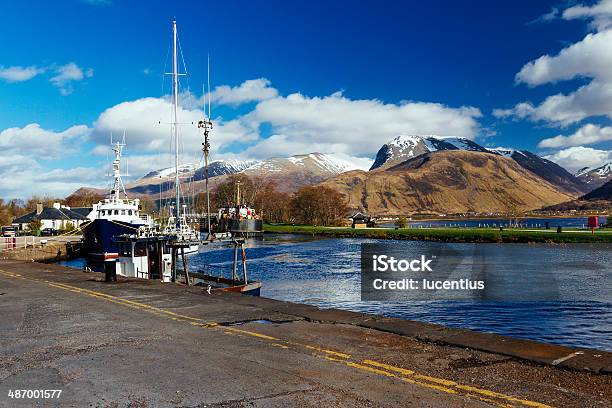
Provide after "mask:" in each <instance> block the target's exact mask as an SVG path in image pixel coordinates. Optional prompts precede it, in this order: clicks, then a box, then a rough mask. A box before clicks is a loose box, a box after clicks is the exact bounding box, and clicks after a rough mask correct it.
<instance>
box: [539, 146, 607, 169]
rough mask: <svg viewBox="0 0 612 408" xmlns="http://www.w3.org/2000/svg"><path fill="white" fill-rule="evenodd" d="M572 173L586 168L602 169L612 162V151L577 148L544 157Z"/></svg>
mask: <svg viewBox="0 0 612 408" xmlns="http://www.w3.org/2000/svg"><path fill="white" fill-rule="evenodd" d="M544 158H545V159H548V160H551V161H553V162H555V163H557V164H558V165H560V166H561V167H564V168H566V169H567V170H568V171H570V172H576V171H578V170H580V169H582V168H584V167H600V166H602V165H604V164H606V163H608V162H610V161H612V151H608V150H597V149H592V148H590V147H583V146H575V147H569V148H567V149H563V150H560V151H558V152H555V153H553V154H549V155H547V156H544Z"/></svg>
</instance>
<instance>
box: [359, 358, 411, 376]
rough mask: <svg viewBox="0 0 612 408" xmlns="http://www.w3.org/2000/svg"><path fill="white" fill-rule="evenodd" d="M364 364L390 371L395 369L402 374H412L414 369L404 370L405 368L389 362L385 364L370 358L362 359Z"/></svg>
mask: <svg viewBox="0 0 612 408" xmlns="http://www.w3.org/2000/svg"><path fill="white" fill-rule="evenodd" d="M363 362H364V364H368V365H372V366H375V367H381V368H384V369H386V370H390V371H396V372H398V373H401V374H404V375H413V374H414V371H412V370H406V369H405V368H400V367H395V366H392V365H389V364H385V363H380V362H378V361H372V360H363Z"/></svg>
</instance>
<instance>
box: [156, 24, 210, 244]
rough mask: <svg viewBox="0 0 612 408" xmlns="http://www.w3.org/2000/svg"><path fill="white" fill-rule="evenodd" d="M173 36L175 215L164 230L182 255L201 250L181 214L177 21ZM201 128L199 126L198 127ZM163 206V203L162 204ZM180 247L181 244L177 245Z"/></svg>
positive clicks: (196, 237)
mask: <svg viewBox="0 0 612 408" xmlns="http://www.w3.org/2000/svg"><path fill="white" fill-rule="evenodd" d="M172 36H173V44H174V47H173V52H172V73H171V75H172V122H171V123H170V124H171V126H172V139H173V144H174V198H175V201H174V214H173V215H172V216H171V217H169V218H168V222H167V224H166V226H165V228H164V232H163V233H164V234H165V235H169V236H174V240H175V242H177V243H180V247H181V250H182V254H188V253H194V252H198V251H199V248H200V241H201V239H200V232H199V231H196V230H195V229H193V228H192V227H191V226H190V225H189V223H188V222H187V218H186V217H185V212H186V210H185V209H184V210H183V213H181V208H182V207H186V206H182V205H181V184H180V177H179V167H180V162H179V146H180V143H179V134H178V126H179V125H180V122H179V120H178V98H179V89H178V86H179V81H178V78H179V75H185V74H180V73H179V72H178V55H177V53H178V48H177V30H176V20H173V21H172ZM198 126H199V125H198ZM160 204H161V203H160ZM176 245H179V244H176Z"/></svg>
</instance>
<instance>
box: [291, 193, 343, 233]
mask: <svg viewBox="0 0 612 408" xmlns="http://www.w3.org/2000/svg"><path fill="white" fill-rule="evenodd" d="M289 205H290V212H291V214H292V216H293V218H294V219H295V221H296V222H298V223H300V224H310V225H337V224H338V223H339V222H340V221H341V220H342V218H343V217H344V216H346V213H347V212H348V208H347V206H346V200H345V198H344V196H342V194H340V193H339V192H338V191H336V190H334V189H331V188H329V187H321V186H316V187H315V186H306V187H302V188H301V189H299V190H298V191H297V192H295V193H294V195H293V197H292V198H291V202H290V204H289Z"/></svg>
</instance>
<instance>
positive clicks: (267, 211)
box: [255, 181, 291, 222]
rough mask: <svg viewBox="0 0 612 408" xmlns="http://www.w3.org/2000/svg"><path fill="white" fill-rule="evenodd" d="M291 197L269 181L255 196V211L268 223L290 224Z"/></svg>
mask: <svg viewBox="0 0 612 408" xmlns="http://www.w3.org/2000/svg"><path fill="white" fill-rule="evenodd" d="M290 201H291V197H290V196H289V194H287V193H282V192H280V191H278V190H277V189H276V183H274V182H272V181H269V182H267V183H266V184H265V185H264V186H263V187H262V188H261V189H258V191H257V194H256V195H255V210H256V211H257V213H258V214H260V216H262V218H263V220H264V221H266V222H288V221H289V220H290V216H291V215H290V213H289V203H290Z"/></svg>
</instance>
